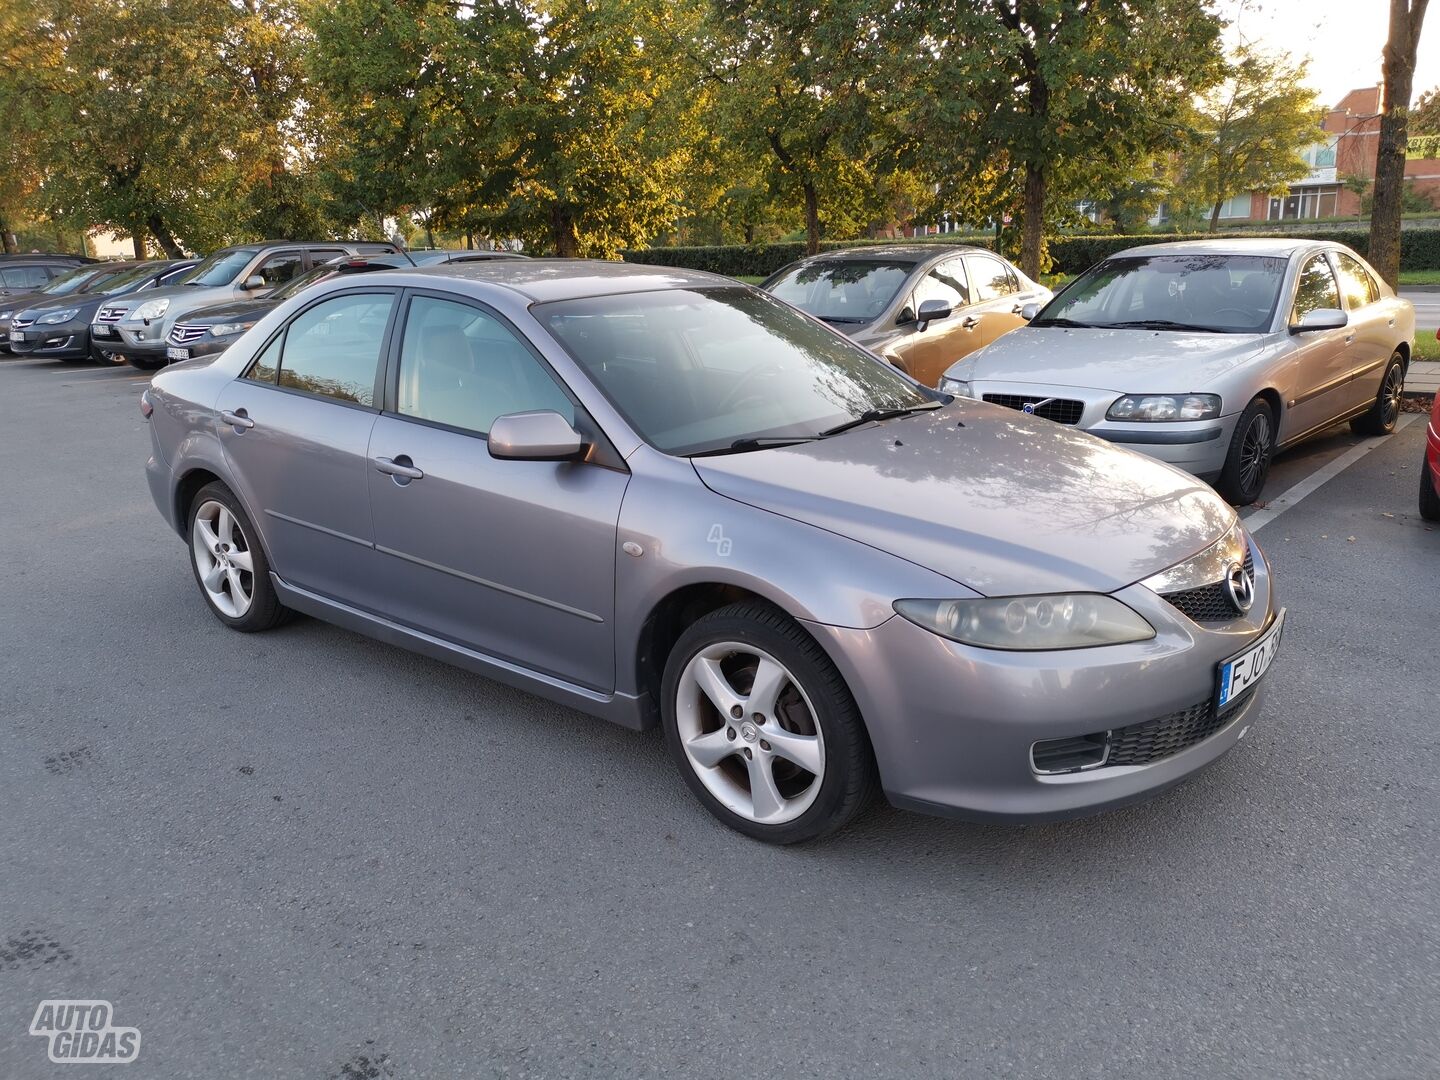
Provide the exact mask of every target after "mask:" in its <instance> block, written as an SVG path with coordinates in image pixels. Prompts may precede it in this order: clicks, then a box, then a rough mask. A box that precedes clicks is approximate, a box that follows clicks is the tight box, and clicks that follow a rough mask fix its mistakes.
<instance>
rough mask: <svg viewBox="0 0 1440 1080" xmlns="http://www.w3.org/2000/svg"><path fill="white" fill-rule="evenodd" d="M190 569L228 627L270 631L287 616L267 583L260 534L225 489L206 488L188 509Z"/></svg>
mask: <svg viewBox="0 0 1440 1080" xmlns="http://www.w3.org/2000/svg"><path fill="white" fill-rule="evenodd" d="M190 566H191V568H192V569H193V570H194V571H195V580H196V581H197V582H199V584H200V592H201V594H202V595H204V597H205V602H206V603H207V604H209V605H210V610H211V611H213V612H214V613H215V615H216V617H217V618H219V619H220V621H221V622H223V623H224V624H225V625H226V626H230V627H233V628H234V629H236V630H245V631H252V630H268V629H269V628H270V627H272V626H275V625H277V624H279V623H280V622H282V621H284V619H285V618H286V616H287V615H288V614H289V609H287V608H285V607H284V606H282V605H281V603H280V598H279V597H278V596H277V595H276V593H275V587H274V585H272V584H271V583H270V564H269V562H268V561H267V560H266V558H265V550H264V548H263V547H261V545H260V541H259V534H258V533H257V532H256V531H255V526H254V525H252V524H251V522H250V519H249V517H247V516H246V514H245V511H244V509H242V508H241V506H240V502H239V500H238V499H236V498H235V495H234V494H233V493H232V492H231V491H230V489H229V488H227V487H226V486H225V485H224V484H221V483H218V482H217V483H212V484H206V485H205V486H204V487H203V488H201V489H200V491H199V493H198V494H197V495H196V496H195V498H194V500H193V501H192V502H191V504H190Z"/></svg>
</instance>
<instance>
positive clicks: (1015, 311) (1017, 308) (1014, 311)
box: [1010, 304, 1025, 315]
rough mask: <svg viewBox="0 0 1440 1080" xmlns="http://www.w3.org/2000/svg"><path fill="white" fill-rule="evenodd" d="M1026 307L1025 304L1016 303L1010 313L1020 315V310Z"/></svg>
mask: <svg viewBox="0 0 1440 1080" xmlns="http://www.w3.org/2000/svg"><path fill="white" fill-rule="evenodd" d="M1024 308H1025V305H1024V304H1016V305H1015V306H1014V307H1012V308H1011V309H1010V314H1011V315H1019V314H1020V312H1021V311H1023V310H1024Z"/></svg>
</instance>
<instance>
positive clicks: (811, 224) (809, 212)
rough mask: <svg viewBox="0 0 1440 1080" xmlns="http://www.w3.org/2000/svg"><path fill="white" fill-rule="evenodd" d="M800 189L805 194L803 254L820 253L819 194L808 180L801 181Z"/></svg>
mask: <svg viewBox="0 0 1440 1080" xmlns="http://www.w3.org/2000/svg"><path fill="white" fill-rule="evenodd" d="M800 188H801V190H802V191H804V192H805V254H806V255H818V254H819V253H820V194H819V192H817V191H816V190H815V185H814V184H813V183H812V182H811V181H809V180H803V181H801V183H800Z"/></svg>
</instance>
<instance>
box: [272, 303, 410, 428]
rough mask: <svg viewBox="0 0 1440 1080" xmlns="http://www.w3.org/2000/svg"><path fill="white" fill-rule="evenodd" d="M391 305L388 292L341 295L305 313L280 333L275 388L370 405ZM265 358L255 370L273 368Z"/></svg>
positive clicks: (306, 310)
mask: <svg viewBox="0 0 1440 1080" xmlns="http://www.w3.org/2000/svg"><path fill="white" fill-rule="evenodd" d="M394 306H395V295H394V294H393V293H389V292H376V293H344V294H342V295H340V296H333V297H331V298H330V299H328V300H322V301H321V302H320V303H318V304H316V305H315V306H314V307H309V308H306V309H305V310H304V311H302V312H301V313H300V314H299V315H297V316H295V318H294V319H293V320H292V321H291V323H290V325H289V326H288V327H286V329H285V336H284V341H283V343H282V345H281V347H280V370H279V379H278V382H279V385H281V386H284V387H287V388H288V389H291V390H300V391H303V392H305V393H307V394H317V395H319V396H321V397H328V398H334V399H335V400H336V401H346V402H350V403H351V404H354V405H364V406H367V407H369V406H372V405H373V404H374V402H375V376H376V373H377V370H378V368H379V365H380V351H381V348H382V346H383V344H384V341H385V328H386V327H387V325H388V324H389V322H390V312H391V311H392V310H393V308H394ZM270 357H271V352H270V349H266V351H265V354H264V355H263V356H262V357H261V361H262V363H261V364H257V365H256V366H257V368H259V367H262V366H265V364H266V363H267V362H268V363H273V361H272V360H271V359H270ZM261 381H268V380H264V379H263V378H262V379H261Z"/></svg>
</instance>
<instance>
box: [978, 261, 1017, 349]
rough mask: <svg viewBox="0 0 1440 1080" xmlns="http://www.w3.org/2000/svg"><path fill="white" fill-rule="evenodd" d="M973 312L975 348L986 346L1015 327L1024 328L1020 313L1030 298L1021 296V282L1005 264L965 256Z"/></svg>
mask: <svg viewBox="0 0 1440 1080" xmlns="http://www.w3.org/2000/svg"><path fill="white" fill-rule="evenodd" d="M965 268H966V270H968V271H969V274H970V288H971V293H972V299H973V300H974V302H975V308H974V310H973V313H972V315H971V317H972V318H973V319H975V321H976V325H975V327H974V340H975V344H974V346H973V347H974V348H976V349H978V348H981V347H982V346H985V345H989V344H990V343H991V342H992V341H994V340H995V339H996V338H998V337H1001V336H1002V335H1004V334H1008V333H1009V332H1010V331H1011V330H1014V329H1015V328H1016V327H1017V326H1024V325H1025V320H1024V319H1023V318H1021V317H1020V309H1021V308H1022V307H1023V306H1024V304H1025V300H1026V299H1030V297H1025V298H1022V297H1021V296H1020V280H1019V278H1017V277H1016V276H1015V272H1014V271H1013V270H1011V269H1010V267H1009V266H1007V265H1006V264H1005V263H1004V262H1002V261H1001V260H999V259H996V258H993V257H992V256H989V255H967V256H965Z"/></svg>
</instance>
